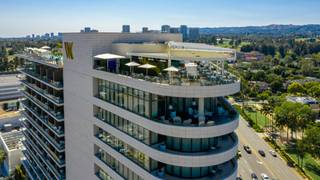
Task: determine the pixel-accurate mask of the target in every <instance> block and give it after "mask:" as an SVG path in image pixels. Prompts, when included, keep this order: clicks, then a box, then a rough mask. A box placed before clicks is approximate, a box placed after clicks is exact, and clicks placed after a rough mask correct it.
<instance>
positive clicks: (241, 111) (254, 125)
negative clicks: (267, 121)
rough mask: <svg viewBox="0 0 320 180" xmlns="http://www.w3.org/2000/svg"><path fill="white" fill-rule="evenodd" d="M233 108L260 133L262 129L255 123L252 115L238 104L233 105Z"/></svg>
mask: <svg viewBox="0 0 320 180" xmlns="http://www.w3.org/2000/svg"><path fill="white" fill-rule="evenodd" d="M233 107H234V108H236V109H237V111H238V112H239V113H240V115H241V117H242V118H243V119H245V120H246V121H247V122H248V123H249V125H250V126H251V127H252V128H253V129H254V130H255V131H256V132H258V133H262V132H263V129H262V128H261V127H260V126H259V125H258V124H257V123H256V121H255V120H254V119H253V118H252V115H250V114H248V113H247V112H246V111H247V110H243V109H242V108H241V106H240V105H233Z"/></svg>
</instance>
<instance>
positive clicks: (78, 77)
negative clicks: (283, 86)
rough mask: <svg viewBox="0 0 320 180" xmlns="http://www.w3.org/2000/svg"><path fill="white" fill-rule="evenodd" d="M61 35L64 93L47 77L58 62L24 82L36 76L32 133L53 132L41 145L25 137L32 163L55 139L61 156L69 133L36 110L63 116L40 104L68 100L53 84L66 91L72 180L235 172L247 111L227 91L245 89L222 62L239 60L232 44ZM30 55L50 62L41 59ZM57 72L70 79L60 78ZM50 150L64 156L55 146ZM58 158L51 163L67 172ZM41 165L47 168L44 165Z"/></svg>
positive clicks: (176, 37) (149, 36) (166, 36)
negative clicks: (53, 126)
mask: <svg viewBox="0 0 320 180" xmlns="http://www.w3.org/2000/svg"><path fill="white" fill-rule="evenodd" d="M63 36H64V38H63V45H64V52H63V53H64V68H63V82H64V86H63V94H64V95H62V94H61V93H62V89H57V87H56V86H54V85H52V84H51V83H47V82H46V81H44V80H43V79H42V78H41V77H42V76H43V75H49V74H50V73H48V74H42V73H44V72H51V70H46V69H45V70H43V69H42V68H40V69H39V68H36V69H37V70H36V72H37V73H36V74H37V75H36V76H35V75H33V74H34V71H32V73H28V72H26V75H27V76H28V79H29V80H28V81H27V82H26V83H25V84H26V86H27V87H28V85H29V84H31V85H30V88H29V90H26V91H27V92H30V93H33V94H32V95H30V98H28V103H26V107H27V108H26V109H27V111H26V112H27V113H28V116H29V111H30V112H31V113H30V116H31V115H32V117H29V118H30V120H28V121H26V126H27V127H28V128H29V129H31V130H28V131H27V132H28V133H27V135H28V136H27V139H31V140H33V139H32V138H33V136H32V135H33V134H34V137H35V138H36V139H41V141H39V142H34V143H41V142H42V141H47V139H48V140H50V141H48V142H47V144H48V145H44V146H43V147H42V146H38V145H34V146H29V145H28V144H29V143H27V145H28V146H27V149H29V150H27V152H28V151H32V152H34V153H35V154H39V156H37V157H34V154H32V153H26V154H27V155H28V156H27V158H28V159H29V161H31V163H32V164H31V166H32V167H33V166H34V167H35V168H37V164H38V163H37V162H36V161H39V162H40V161H41V159H42V156H44V155H42V154H41V152H46V151H45V150H46V149H47V148H46V147H47V146H50V147H52V150H54V152H55V154H57V153H60V152H61V150H62V149H61V147H63V146H62V144H63V143H61V142H64V141H63V137H59V136H57V135H61V134H60V133H58V134H56V133H57V132H56V131H55V129H53V131H51V129H50V128H47V127H48V126H49V125H51V123H46V122H47V121H43V120H42V119H41V118H39V119H36V118H35V117H37V116H33V113H32V112H33V110H34V109H37V110H38V111H40V112H41V113H43V114H44V115H47V117H48V118H50V119H49V120H51V121H52V122H54V123H60V122H61V119H59V118H58V119H57V117H56V116H55V115H54V114H50V113H49V114H46V109H43V108H44V107H42V106H39V107H38V106H37V104H38V100H39V99H38V97H39V98H41V99H43V100H44V101H46V100H49V101H50V102H51V101H52V102H53V104H51V106H50V107H54V108H55V109H54V110H61V109H60V108H59V107H61V106H58V105H61V104H60V103H61V102H60V103H58V104H57V103H56V102H55V101H53V100H51V99H50V98H48V96H46V95H44V94H45V93H43V92H44V91H45V89H46V88H49V90H48V92H47V93H50V94H51V96H54V97H59V99H60V98H62V97H64V101H63V102H64V104H63V105H64V119H65V121H64V122H65V131H62V132H65V141H66V147H65V149H66V169H65V170H66V177H67V179H97V178H98V179H116V180H121V179H130V180H131V179H134V180H140V179H145V180H152V179H188V178H198V179H230V180H231V179H232V180H234V179H235V178H236V175H237V160H236V154H237V149H238V138H237V136H236V134H235V133H234V131H235V129H236V128H237V126H238V121H239V116H238V113H237V112H236V111H235V110H234V109H233V107H232V106H231V105H230V104H229V102H228V101H227V100H226V99H225V98H224V96H227V95H231V94H234V93H237V92H238V91H239V90H240V82H239V80H238V79H237V78H236V77H235V76H234V75H232V74H231V73H229V72H226V71H225V70H224V63H223V61H222V60H228V61H229V60H234V58H235V52H234V51H233V50H230V49H223V48H216V47H213V46H209V45H205V44H194V43H182V36H181V35H180V34H170V33H157V34H155V33H65V34H64V35H63ZM30 63H31V64H35V65H38V66H43V63H39V62H37V61H36V62H35V61H34V60H30ZM44 67H47V66H44ZM50 67H51V66H50ZM54 70H61V69H60V68H57V67H54ZM39 73H41V74H39ZM38 75H39V76H38ZM54 77H55V79H54V81H59V82H61V83H62V77H60V76H58V77H59V78H57V77H56V76H54ZM47 78H51V79H52V76H49V77H48V76H47ZM49 82H50V81H49ZM34 86H36V87H37V88H32V87H34ZM39 88H40V91H39V92H38V91H37V89H39ZM52 92H53V93H52ZM28 96H29V95H27V97H28ZM35 96H36V97H37V98H35ZM51 96H50V97H51ZM35 99H36V100H35ZM41 102H42V101H41ZM29 103H30V106H32V107H30V108H29V109H30V110H28V107H29ZM33 103H34V105H33ZM42 110H43V111H42ZM59 112H61V113H62V114H63V112H62V110H61V111H59ZM56 113H57V112H56ZM56 113H55V114H56ZM35 115H37V114H35ZM33 119H36V120H33ZM51 121H50V122H51ZM42 122H43V124H41V123H42ZM34 124H36V125H34ZM40 125H41V126H40ZM39 126H40V127H39ZM60 126H62V125H61V124H60ZM43 129H46V130H43ZM33 132H34V133H33ZM29 135H30V137H29ZM51 141H52V142H51ZM32 142H33V141H32ZM30 143H31V142H30ZM41 149H42V150H43V151H41ZM63 149H64V148H63ZM38 150H39V151H38ZM38 152H40V153H38ZM48 152H49V151H48ZM57 155H61V154H57ZM44 157H46V158H45V159H48V160H50V159H55V160H60V159H56V158H54V157H55V156H53V157H51V154H47V155H46V156H44ZM58 157H59V156H58ZM62 157H63V156H62ZM44 162H47V161H44ZM58 162H59V161H58ZM58 162H55V161H52V162H51V163H50V164H51V165H50V166H48V167H51V168H54V170H57V171H58V172H60V171H61V172H64V168H59V167H60V166H59V165H60V164H59V163H58ZM40 164H41V163H40ZM42 165H43V166H46V165H47V163H42ZM43 169H44V171H45V172H48V173H52V175H55V173H54V172H55V171H51V170H50V169H48V170H46V167H45V168H43ZM35 170H36V171H37V170H38V171H39V172H40V171H41V167H39V168H38V169H35ZM42 177H43V176H42ZM52 177H55V176H52Z"/></svg>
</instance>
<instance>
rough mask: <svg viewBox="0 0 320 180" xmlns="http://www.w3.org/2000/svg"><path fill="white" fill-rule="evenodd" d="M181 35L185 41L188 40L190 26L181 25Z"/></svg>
mask: <svg viewBox="0 0 320 180" xmlns="http://www.w3.org/2000/svg"><path fill="white" fill-rule="evenodd" d="M180 33H181V34H182V38H183V40H184V41H185V40H186V39H188V26H187V25H181V26H180Z"/></svg>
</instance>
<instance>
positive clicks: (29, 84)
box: [21, 80, 63, 105]
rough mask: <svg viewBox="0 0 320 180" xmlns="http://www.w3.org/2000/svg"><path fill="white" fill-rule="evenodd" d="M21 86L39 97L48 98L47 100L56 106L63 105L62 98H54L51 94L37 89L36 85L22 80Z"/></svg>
mask: <svg viewBox="0 0 320 180" xmlns="http://www.w3.org/2000/svg"><path fill="white" fill-rule="evenodd" d="M21 82H22V83H23V84H25V85H26V86H27V87H29V88H30V89H32V90H34V91H35V92H37V93H38V94H39V95H41V96H44V97H46V98H48V99H49V100H51V101H52V102H54V103H56V104H59V105H60V104H63V98H62V97H58V96H54V95H52V94H50V93H49V92H48V90H45V89H41V88H39V87H38V86H37V85H35V84H32V83H30V82H28V81H26V80H22V81H21Z"/></svg>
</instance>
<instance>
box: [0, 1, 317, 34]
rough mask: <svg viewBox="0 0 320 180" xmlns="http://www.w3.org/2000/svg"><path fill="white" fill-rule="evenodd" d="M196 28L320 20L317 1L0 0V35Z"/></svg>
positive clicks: (300, 22)
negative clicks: (86, 29)
mask: <svg viewBox="0 0 320 180" xmlns="http://www.w3.org/2000/svg"><path fill="white" fill-rule="evenodd" d="M122 24H130V25H131V31H139V30H140V29H141V27H142V26H147V27H149V28H151V29H160V26H161V25H162V24H169V25H172V26H178V25H180V24H186V25H188V26H197V27H222V26H248V25H268V24H320V0H86V1H85V0H77V1H76V0H74V1H71V0H0V37H12V36H24V35H27V34H32V33H35V34H44V33H45V32H55V33H56V32H78V31H79V30H80V29H81V28H82V27H84V26H90V27H93V28H96V29H98V30H99V31H113V32H114V31H115V32H118V31H120V30H121V26H122Z"/></svg>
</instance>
